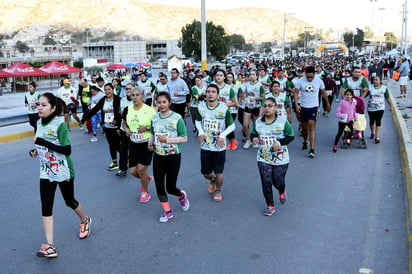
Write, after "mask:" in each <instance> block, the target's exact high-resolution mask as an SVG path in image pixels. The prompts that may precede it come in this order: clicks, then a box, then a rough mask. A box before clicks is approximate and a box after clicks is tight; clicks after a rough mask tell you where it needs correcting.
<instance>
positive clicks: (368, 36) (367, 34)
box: [365, 26, 375, 39]
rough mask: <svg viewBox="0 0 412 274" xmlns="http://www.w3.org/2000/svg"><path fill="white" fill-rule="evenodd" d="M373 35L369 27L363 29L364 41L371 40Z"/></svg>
mask: <svg viewBox="0 0 412 274" xmlns="http://www.w3.org/2000/svg"><path fill="white" fill-rule="evenodd" d="M374 35H375V34H374V33H373V31H372V30H371V28H370V27H369V26H366V27H365V39H372V38H373V36H374Z"/></svg>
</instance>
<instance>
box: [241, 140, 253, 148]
mask: <svg viewBox="0 0 412 274" xmlns="http://www.w3.org/2000/svg"><path fill="white" fill-rule="evenodd" d="M251 144H252V142H251V141H250V140H247V141H246V143H245V144H244V145H243V148H246V149H248V148H249V147H250V145H251Z"/></svg>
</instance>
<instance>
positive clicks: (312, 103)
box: [295, 76, 325, 108]
mask: <svg viewBox="0 0 412 274" xmlns="http://www.w3.org/2000/svg"><path fill="white" fill-rule="evenodd" d="M295 88H296V89H299V90H300V105H301V106H302V107H304V108H313V107H318V106H319V99H318V96H319V92H320V90H322V89H325V84H324V83H323V81H322V80H321V79H319V78H316V77H315V78H313V80H312V81H308V79H307V78H306V76H304V77H302V78H300V79H299V81H298V82H297V83H296V86H295Z"/></svg>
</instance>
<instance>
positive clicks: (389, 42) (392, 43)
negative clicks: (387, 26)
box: [383, 32, 398, 49]
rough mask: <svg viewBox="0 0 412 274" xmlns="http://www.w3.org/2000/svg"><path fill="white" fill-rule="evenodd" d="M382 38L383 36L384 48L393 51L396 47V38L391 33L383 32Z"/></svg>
mask: <svg viewBox="0 0 412 274" xmlns="http://www.w3.org/2000/svg"><path fill="white" fill-rule="evenodd" d="M383 36H385V41H386V47H388V48H389V49H393V48H396V47H397V46H398V45H397V40H396V36H395V34H394V33H393V32H385V34H384V35H383Z"/></svg>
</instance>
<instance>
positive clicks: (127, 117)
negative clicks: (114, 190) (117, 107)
mask: <svg viewBox="0 0 412 274" xmlns="http://www.w3.org/2000/svg"><path fill="white" fill-rule="evenodd" d="M143 92H144V91H143V89H142V88H141V87H134V88H133V89H132V93H131V95H130V96H131V98H132V101H133V104H132V105H129V106H127V107H125V109H124V110H123V116H122V118H123V127H124V130H125V133H126V135H127V137H129V138H130V151H129V172H130V174H131V175H133V176H134V177H136V178H138V179H140V184H141V187H140V192H141V196H140V199H139V202H141V203H146V202H148V201H149V200H150V199H151V198H152V196H151V195H150V192H149V191H148V185H149V183H150V181H151V178H150V176H149V175H148V174H147V167H148V166H149V165H150V162H151V161H152V156H153V152H152V151H149V148H148V145H149V140H150V138H151V136H152V134H151V129H152V127H151V123H152V118H153V116H154V115H155V113H156V112H155V110H154V109H153V108H152V107H149V106H148V105H146V104H145V103H144V101H143V100H144V99H143Z"/></svg>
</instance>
